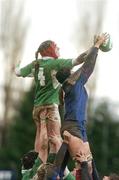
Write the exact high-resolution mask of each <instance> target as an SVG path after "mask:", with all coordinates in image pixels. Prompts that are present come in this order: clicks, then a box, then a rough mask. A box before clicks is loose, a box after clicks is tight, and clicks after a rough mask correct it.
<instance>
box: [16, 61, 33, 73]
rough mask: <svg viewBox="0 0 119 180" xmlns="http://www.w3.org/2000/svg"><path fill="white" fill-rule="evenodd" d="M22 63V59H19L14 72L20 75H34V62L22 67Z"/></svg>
mask: <svg viewBox="0 0 119 180" xmlns="http://www.w3.org/2000/svg"><path fill="white" fill-rule="evenodd" d="M20 63H21V61H19V62H18V63H17V65H16V67H14V72H15V74H16V76H18V77H26V76H27V77H33V73H32V71H33V67H34V66H33V62H32V63H30V64H28V65H27V66H25V67H23V68H20Z"/></svg>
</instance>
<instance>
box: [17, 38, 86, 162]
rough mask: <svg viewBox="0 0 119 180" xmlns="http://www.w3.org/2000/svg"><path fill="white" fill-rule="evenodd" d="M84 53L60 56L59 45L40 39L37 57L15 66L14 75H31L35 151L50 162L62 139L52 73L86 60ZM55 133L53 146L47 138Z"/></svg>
mask: <svg viewBox="0 0 119 180" xmlns="http://www.w3.org/2000/svg"><path fill="white" fill-rule="evenodd" d="M39 53H40V55H41V56H42V57H41V59H38V55H39ZM86 53H87V52H84V53H83V54H81V55H80V56H78V57H77V58H76V59H59V48H58V47H57V45H56V43H55V42H53V41H51V40H47V41H45V42H43V43H41V45H40V46H39V48H38V50H37V51H36V54H35V55H36V60H34V61H33V62H31V63H30V64H28V65H27V66H25V67H23V68H21V69H20V64H18V65H17V67H16V68H15V73H16V75H17V76H19V77H20V76H21V77H34V80H35V85H36V90H35V98H34V109H33V119H34V121H35V124H36V128H37V130H36V138H35V151H36V152H38V153H39V158H40V159H41V160H42V161H43V162H46V161H47V162H52V161H53V159H54V158H55V155H56V153H57V152H58V150H59V148H60V146H61V143H62V140H61V135H60V127H61V122H60V115H59V111H58V105H59V89H60V84H59V83H58V81H57V79H56V77H55V75H56V73H57V71H59V70H61V69H62V68H66V67H67V68H69V69H71V68H72V67H73V66H75V65H78V64H81V63H82V62H83V61H84V60H85V57H86ZM28 128H29V126H28ZM55 137H57V138H58V139H59V140H58V141H57V142H56V144H55V146H54V145H53V146H52V143H50V141H49V140H50V139H52V140H53V138H55ZM48 146H49V152H48ZM48 153H49V155H48Z"/></svg>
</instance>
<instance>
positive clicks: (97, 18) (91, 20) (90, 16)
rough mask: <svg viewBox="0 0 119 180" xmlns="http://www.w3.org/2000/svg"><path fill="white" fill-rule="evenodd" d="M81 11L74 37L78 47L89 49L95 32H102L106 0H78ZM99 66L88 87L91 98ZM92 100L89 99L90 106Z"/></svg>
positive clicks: (79, 10) (91, 97)
mask: <svg viewBox="0 0 119 180" xmlns="http://www.w3.org/2000/svg"><path fill="white" fill-rule="evenodd" d="M77 8H78V12H79V16H78V22H77V25H76V31H75V32H74V33H75V35H74V39H75V42H76V46H77V47H81V48H84V49H86V48H87V49H88V48H89V47H90V46H92V43H93V42H92V41H93V38H94V35H95V34H98V33H101V32H102V27H103V22H104V17H105V16H104V13H105V10H106V0H77ZM97 71H98V70H97V66H96V68H95V72H94V73H93V75H92V77H91V80H90V82H89V83H88V85H87V87H88V90H89V94H90V99H93V98H94V94H95V89H96V77H97ZM90 104H92V101H91V102H90V101H89V107H90V108H91V106H90Z"/></svg>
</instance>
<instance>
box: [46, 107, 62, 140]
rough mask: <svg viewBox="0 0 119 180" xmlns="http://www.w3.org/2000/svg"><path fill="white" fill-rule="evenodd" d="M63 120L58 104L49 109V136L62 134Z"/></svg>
mask: <svg viewBox="0 0 119 180" xmlns="http://www.w3.org/2000/svg"><path fill="white" fill-rule="evenodd" d="M60 128H61V120H60V115H59V110H58V106H52V107H49V108H48V109H47V130H48V136H60Z"/></svg>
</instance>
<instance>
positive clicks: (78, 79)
mask: <svg viewBox="0 0 119 180" xmlns="http://www.w3.org/2000/svg"><path fill="white" fill-rule="evenodd" d="M108 36H109V35H108V34H107V33H103V34H102V35H100V36H98V37H97V41H96V42H95V44H94V46H93V47H92V48H91V49H90V50H89V53H88V54H87V58H86V60H85V62H84V64H83V65H82V67H80V68H79V69H78V70H77V71H76V72H74V73H71V70H70V69H69V68H64V69H62V70H60V71H59V72H57V74H56V78H57V79H58V81H59V82H60V83H61V84H62V89H63V90H64V93H65V96H64V102H65V115H64V122H63V125H62V133H63V135H64V137H65V140H66V139H67V142H68V150H69V152H70V154H71V156H72V158H74V159H75V158H76V154H77V153H79V152H83V153H85V155H86V156H87V157H88V159H89V162H88V165H89V173H90V175H91V176H92V171H93V170H92V154H91V151H90V147H89V143H88V139H87V133H86V121H87V117H86V116H87V102H88V94H87V91H86V88H85V84H86V82H87V81H88V79H89V77H90V75H91V74H92V72H93V70H94V67H95V63H96V58H97V55H98V50H99V48H100V45H101V44H102V43H104V42H105V41H106V39H107V38H108Z"/></svg>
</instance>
